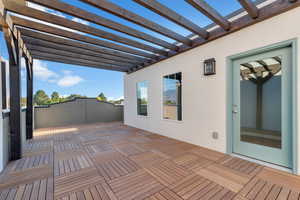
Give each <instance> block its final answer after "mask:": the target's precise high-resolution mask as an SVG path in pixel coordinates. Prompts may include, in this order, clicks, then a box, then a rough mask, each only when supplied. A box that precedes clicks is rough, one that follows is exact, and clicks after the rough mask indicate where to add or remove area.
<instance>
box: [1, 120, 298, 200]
mask: <svg viewBox="0 0 300 200" xmlns="http://www.w3.org/2000/svg"><path fill="white" fill-rule="evenodd" d="M299 198H300V178H299V177H297V176H293V175H291V174H287V173H285V172H281V171H278V170H274V169H271V168H268V167H264V166H261V165H258V164H255V163H252V162H249V161H246V160H242V159H240V158H236V157H231V156H228V155H225V154H222V153H219V152H215V151H211V150H208V149H205V148H202V147H198V146H195V145H192V144H188V143H184V142H181V141H177V140H174V139H171V138H167V137H164V136H160V135H157V134H153V133H150V132H147V131H142V130H139V129H136V128H132V127H128V126H125V125H123V124H121V123H101V124H91V125H78V126H72V127H59V128H51V129H48V130H47V129H43V130H37V131H35V137H34V139H33V140H30V141H28V142H27V144H26V146H25V147H24V154H23V158H22V159H20V160H18V161H14V162H11V163H9V165H8V166H7V168H6V169H5V171H4V172H3V173H2V174H1V176H0V200H8V199H13V200H18V199H20V200H23V199H24V200H31V199H33V200H38V199H43V200H52V199H61V200H98V199H99V200H198V199H201V200H202V199H206V200H218V199H220V200H221V199H222V200H225V199H226V200H227V199H233V200H252V199H258V200H260V199H278V200H283V199H287V200H292V199H295V200H299Z"/></svg>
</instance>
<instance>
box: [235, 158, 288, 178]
mask: <svg viewBox="0 0 300 200" xmlns="http://www.w3.org/2000/svg"><path fill="white" fill-rule="evenodd" d="M230 155H231V156H234V157H237V158H241V159H244V160H247V161H250V162H254V163H257V164H259V165H263V166H266V167H270V168H273V169H277V170H281V171H284V172H288V173H291V174H293V170H292V169H290V168H287V167H283V166H280V165H276V164H272V163H268V162H265V161H261V160H256V159H254V158H250V157H247V156H244V155H240V154H235V153H232V154H230Z"/></svg>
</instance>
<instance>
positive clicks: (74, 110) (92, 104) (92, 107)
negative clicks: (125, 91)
mask: <svg viewBox="0 0 300 200" xmlns="http://www.w3.org/2000/svg"><path fill="white" fill-rule="evenodd" d="M113 121H123V106H122V105H114V104H111V103H108V102H102V101H98V100H97V99H95V98H77V99H74V100H71V101H67V102H63V103H57V104H52V105H49V106H38V107H35V108H34V127H35V128H48V127H57V126H68V125H72V124H87V123H97V122H113Z"/></svg>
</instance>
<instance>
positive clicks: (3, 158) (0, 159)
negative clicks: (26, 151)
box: [0, 109, 26, 172]
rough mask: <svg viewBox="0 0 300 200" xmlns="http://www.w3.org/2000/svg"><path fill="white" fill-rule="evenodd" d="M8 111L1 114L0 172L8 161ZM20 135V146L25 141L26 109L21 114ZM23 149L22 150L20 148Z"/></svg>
mask: <svg viewBox="0 0 300 200" xmlns="http://www.w3.org/2000/svg"><path fill="white" fill-rule="evenodd" d="M9 115H10V113H9V110H5V111H3V112H2V118H3V120H1V121H2V127H1V128H2V131H0V172H2V170H3V169H4V168H5V166H6V165H7V163H8V161H9V154H10V125H9ZM21 135H22V145H23V144H24V143H25V141H26V109H23V110H22V113H21ZM22 149H23V148H22Z"/></svg>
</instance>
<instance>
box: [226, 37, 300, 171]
mask: <svg viewBox="0 0 300 200" xmlns="http://www.w3.org/2000/svg"><path fill="white" fill-rule="evenodd" d="M284 47H291V48H292V72H293V73H292V79H293V80H292V107H293V109H292V124H293V125H292V158H293V166H292V172H293V173H294V174H297V173H299V171H298V167H299V166H298V142H297V140H298V134H297V130H298V124H297V119H298V114H297V107H298V106H297V94H298V87H297V83H298V80H297V78H298V77H297V73H298V70H297V38H294V39H291V40H287V41H283V42H279V43H276V44H272V45H268V46H264V47H261V48H257V49H253V50H250V51H246V52H243V53H239V54H235V55H232V56H228V57H227V58H226V136H227V138H226V144H227V149H226V151H227V153H228V154H232V153H233V134H234V132H233V129H234V127H233V113H232V110H233V107H232V106H233V103H232V102H233V61H234V60H236V59H241V58H244V57H248V56H253V55H256V54H260V53H265V52H268V51H273V50H276V49H281V48H284Z"/></svg>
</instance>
